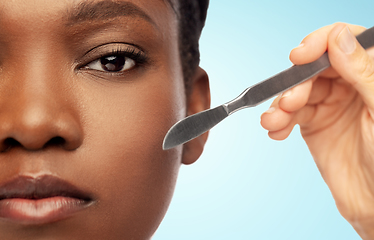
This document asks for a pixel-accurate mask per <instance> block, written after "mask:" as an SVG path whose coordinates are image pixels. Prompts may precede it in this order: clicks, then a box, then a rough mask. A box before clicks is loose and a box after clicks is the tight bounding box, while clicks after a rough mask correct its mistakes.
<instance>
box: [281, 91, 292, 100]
mask: <svg viewBox="0 0 374 240" xmlns="http://www.w3.org/2000/svg"><path fill="white" fill-rule="evenodd" d="M291 94H292V90H288V91H286V92H284V93H282V96H281V99H282V98H285V97H288V96H290V95H291Z"/></svg>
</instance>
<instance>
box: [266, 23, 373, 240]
mask: <svg viewBox="0 0 374 240" xmlns="http://www.w3.org/2000/svg"><path fill="white" fill-rule="evenodd" d="M364 30H365V28H363V27H360V26H354V25H349V24H343V23H336V24H333V25H330V26H326V27H323V28H321V29H319V30H317V31H315V32H313V33H311V34H310V35H308V36H307V37H306V38H305V39H304V40H303V41H302V44H301V45H300V46H299V47H297V48H295V49H293V50H292V51H291V54H290V60H291V61H292V62H293V63H294V64H296V65H299V64H305V63H309V62H312V61H314V60H316V59H317V58H319V57H320V56H321V55H322V54H323V53H324V52H325V51H326V50H327V51H328V54H329V59H330V62H331V68H329V69H327V70H326V71H324V72H323V73H321V74H320V75H318V76H316V77H314V78H313V79H310V80H308V81H306V82H304V83H302V84H300V85H298V86H296V87H295V88H293V89H291V90H289V91H288V92H285V93H284V94H283V95H281V96H279V97H278V98H276V99H275V100H274V102H273V103H272V105H271V107H270V108H269V110H268V111H267V112H265V113H264V114H263V115H262V116H261V124H262V126H263V127H264V128H265V129H267V130H268V131H269V136H270V138H272V139H275V140H283V139H285V138H287V137H288V135H289V134H290V133H291V131H292V129H293V127H294V126H295V125H296V124H299V125H300V132H301V134H302V136H303V138H304V140H305V142H306V143H307V145H308V147H309V150H310V152H311V154H312V156H313V158H314V160H315V162H316V165H317V167H318V169H319V171H320V172H321V175H322V177H323V179H324V180H325V182H326V184H327V185H328V187H329V189H330V191H331V193H332V196H333V197H334V199H335V202H336V205H337V207H338V210H339V212H340V213H341V214H342V216H343V217H344V218H345V219H346V220H347V221H348V222H349V223H350V224H351V225H352V226H353V227H354V228H355V230H356V231H357V232H358V234H359V235H360V236H361V237H362V238H363V239H365V240H368V239H374V48H371V49H369V50H367V51H365V50H364V49H363V48H362V47H361V46H360V45H359V43H358V42H357V41H356V39H355V38H354V37H353V35H358V34H359V33H361V32H362V31H364Z"/></svg>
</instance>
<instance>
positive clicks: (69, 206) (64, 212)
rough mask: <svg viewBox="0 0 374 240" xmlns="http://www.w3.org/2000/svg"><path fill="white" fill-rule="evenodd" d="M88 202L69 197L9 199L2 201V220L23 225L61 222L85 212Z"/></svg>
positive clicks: (0, 207)
mask: <svg viewBox="0 0 374 240" xmlns="http://www.w3.org/2000/svg"><path fill="white" fill-rule="evenodd" d="M88 203H89V202H88V201H84V200H81V199H77V198H69V197H60V196H57V197H51V198H43V199H24V198H9V199H3V200H0V218H5V219H8V220H11V221H15V222H18V223H23V224H45V223H50V222H55V221H59V220H62V219H65V218H67V217H69V216H71V215H72V214H73V213H75V212H78V211H80V210H83V209H84V208H86V207H87V206H88Z"/></svg>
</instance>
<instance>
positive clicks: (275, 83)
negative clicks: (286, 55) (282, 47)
mask: <svg viewBox="0 0 374 240" xmlns="http://www.w3.org/2000/svg"><path fill="white" fill-rule="evenodd" d="M356 38H357V40H358V42H359V43H360V44H361V46H362V47H363V48H364V49H367V48H369V47H372V46H374V27H372V28H369V29H367V30H366V31H364V32H363V33H361V34H360V35H358V36H356ZM328 67H330V61H329V58H328V55H327V52H326V53H324V54H323V55H322V56H321V57H320V58H319V59H317V60H316V61H314V62H311V63H308V64H304V65H295V66H292V67H290V68H288V69H286V70H284V71H282V72H280V73H279V74H277V75H275V76H273V77H270V78H268V79H266V80H264V81H262V82H260V83H258V84H256V85H254V86H252V87H249V88H247V89H246V90H245V91H244V92H243V93H242V94H241V95H240V96H239V97H237V98H236V99H234V100H233V101H231V102H228V103H226V104H225V105H226V107H227V109H228V114H232V113H234V112H236V111H238V110H240V109H243V108H246V107H254V106H256V105H258V104H260V103H262V102H264V101H266V100H268V99H270V98H272V97H274V96H276V95H278V94H280V93H282V92H284V91H287V90H288V89H290V88H292V87H294V86H296V85H298V84H300V83H302V82H304V81H306V80H308V79H310V78H311V77H313V76H315V75H317V74H318V73H320V72H322V71H323V70H325V69H327V68H328Z"/></svg>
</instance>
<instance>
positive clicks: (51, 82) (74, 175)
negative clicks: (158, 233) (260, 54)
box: [0, 0, 186, 240]
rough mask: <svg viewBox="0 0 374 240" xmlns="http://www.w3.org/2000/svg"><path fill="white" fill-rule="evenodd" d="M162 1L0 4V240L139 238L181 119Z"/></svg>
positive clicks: (175, 164)
mask: <svg viewBox="0 0 374 240" xmlns="http://www.w3.org/2000/svg"><path fill="white" fill-rule="evenodd" d="M177 39H178V36H177V20H176V15H175V13H174V11H173V9H172V8H171V7H170V6H169V5H168V3H167V2H166V1H164V0H126V1H119V0H116V1H109V0H87V1H85V0H60V1H52V0H12V1H5V0H4V1H1V2H0V150H1V152H0V199H1V200H0V239H8V240H10V239H26V238H27V239H33V238H31V237H34V238H35V239H52V238H53V239H147V238H150V237H151V236H152V234H153V233H154V231H155V230H156V228H157V227H158V225H159V223H160V222H161V220H162V218H163V216H164V214H165V212H166V209H167V207H168V205H169V202H170V199H171V196H172V192H173V189H174V185H175V181H176V176H177V173H178V169H179V166H180V163H181V155H182V154H181V152H182V149H181V147H178V148H175V149H173V150H170V151H163V150H162V147H161V146H162V140H163V137H164V135H165V133H166V132H167V130H168V128H169V127H170V126H171V125H172V124H173V123H174V122H176V121H177V120H178V119H180V118H181V117H183V116H184V115H185V112H186V109H185V105H186V103H185V97H184V87H183V86H184V85H183V80H182V71H181V64H180V58H179V52H178V41H177Z"/></svg>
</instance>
